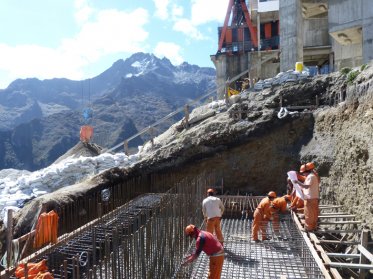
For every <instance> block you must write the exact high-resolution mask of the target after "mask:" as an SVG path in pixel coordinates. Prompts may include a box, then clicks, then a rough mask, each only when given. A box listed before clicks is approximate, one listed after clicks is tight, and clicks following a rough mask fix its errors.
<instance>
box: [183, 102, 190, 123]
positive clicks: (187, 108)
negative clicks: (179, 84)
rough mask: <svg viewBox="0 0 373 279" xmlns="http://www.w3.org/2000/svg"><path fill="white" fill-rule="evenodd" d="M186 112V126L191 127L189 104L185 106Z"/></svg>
mask: <svg viewBox="0 0 373 279" xmlns="http://www.w3.org/2000/svg"><path fill="white" fill-rule="evenodd" d="M184 114H185V118H184V119H185V126H186V127H189V106H188V105H185V106H184Z"/></svg>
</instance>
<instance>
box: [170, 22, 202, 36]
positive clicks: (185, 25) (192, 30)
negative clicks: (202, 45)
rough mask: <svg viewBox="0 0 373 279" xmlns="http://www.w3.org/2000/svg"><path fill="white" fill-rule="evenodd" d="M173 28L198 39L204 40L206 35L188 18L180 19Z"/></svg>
mask: <svg viewBox="0 0 373 279" xmlns="http://www.w3.org/2000/svg"><path fill="white" fill-rule="evenodd" d="M173 30H175V31H179V32H182V33H184V34H185V35H187V36H188V37H191V38H193V39H196V40H203V39H204V36H203V35H202V33H201V32H199V31H198V29H197V28H196V27H195V26H194V25H193V24H192V22H191V21H190V20H188V19H185V18H183V19H179V20H177V21H176V22H175V24H174V26H173Z"/></svg>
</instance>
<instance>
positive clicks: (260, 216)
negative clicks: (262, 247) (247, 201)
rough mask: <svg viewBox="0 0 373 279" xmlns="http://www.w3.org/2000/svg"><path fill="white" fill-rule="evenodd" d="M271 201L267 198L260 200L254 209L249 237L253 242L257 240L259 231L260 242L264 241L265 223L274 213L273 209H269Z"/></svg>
mask: <svg viewBox="0 0 373 279" xmlns="http://www.w3.org/2000/svg"><path fill="white" fill-rule="evenodd" d="M270 205H271V201H270V200H269V198H268V197H266V198H264V199H262V200H261V201H260V203H259V205H258V206H257V208H256V209H255V212H254V221H253V227H252V232H251V236H252V239H253V240H258V232H259V230H260V231H261V233H262V240H266V228H267V223H268V221H269V219H270V217H271V216H272V214H273V213H274V209H273V208H271V207H270Z"/></svg>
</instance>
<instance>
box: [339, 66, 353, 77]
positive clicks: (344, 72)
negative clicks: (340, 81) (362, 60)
mask: <svg viewBox="0 0 373 279" xmlns="http://www.w3.org/2000/svg"><path fill="white" fill-rule="evenodd" d="M339 72H340V73H341V74H342V75H347V74H348V73H349V72H351V68H348V67H345V68H342V69H340V71H339Z"/></svg>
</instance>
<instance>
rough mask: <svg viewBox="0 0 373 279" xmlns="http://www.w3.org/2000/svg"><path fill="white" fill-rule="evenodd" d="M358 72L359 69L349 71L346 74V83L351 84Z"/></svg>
mask: <svg viewBox="0 0 373 279" xmlns="http://www.w3.org/2000/svg"><path fill="white" fill-rule="evenodd" d="M359 74H360V71H359V70H356V71H352V72H349V74H348V75H347V83H348V84H352V83H353V82H354V80H355V79H356V77H357V76H358V75H359Z"/></svg>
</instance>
